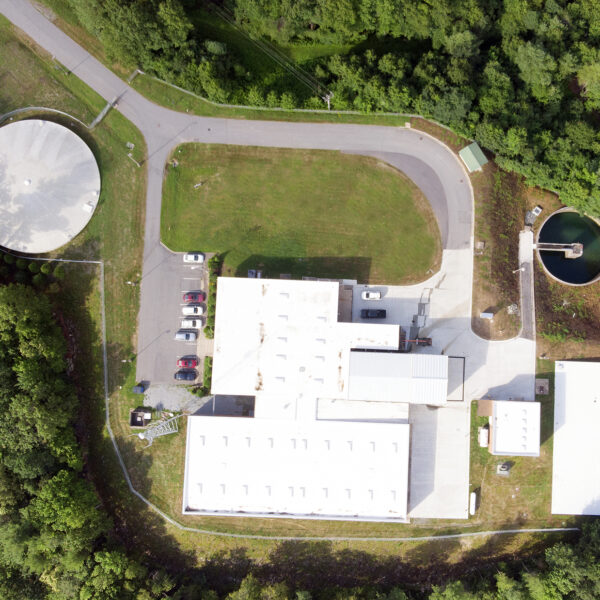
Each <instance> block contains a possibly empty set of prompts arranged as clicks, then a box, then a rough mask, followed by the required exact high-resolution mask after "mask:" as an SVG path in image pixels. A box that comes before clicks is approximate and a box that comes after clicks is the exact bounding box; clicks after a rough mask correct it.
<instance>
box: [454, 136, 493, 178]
mask: <svg viewBox="0 0 600 600" xmlns="http://www.w3.org/2000/svg"><path fill="white" fill-rule="evenodd" d="M458 155H459V156H460V158H461V160H462V161H463V162H464V163H465V166H466V167H467V169H469V173H473V172H474V171H481V168H482V167H483V165H485V164H487V162H488V159H487V158H486V157H485V154H484V153H483V151H482V150H481V148H480V147H479V144H478V143H477V142H473V143H472V144H469V145H468V146H466V147H465V148H463V149H462V150H461V151H460V152H459V153H458Z"/></svg>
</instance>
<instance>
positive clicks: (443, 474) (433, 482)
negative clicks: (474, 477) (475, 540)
mask: <svg viewBox="0 0 600 600" xmlns="http://www.w3.org/2000/svg"><path fill="white" fill-rule="evenodd" d="M469 413H470V410H469V405H468V404H462V403H461V404H457V405H452V406H445V407H443V408H430V407H427V406H411V407H410V417H409V423H410V426H411V446H410V479H409V487H408V490H409V492H408V493H409V497H408V516H409V518H411V519H416V518H419V519H466V518H468V508H469V506H468V504H469V427H470V414H469Z"/></svg>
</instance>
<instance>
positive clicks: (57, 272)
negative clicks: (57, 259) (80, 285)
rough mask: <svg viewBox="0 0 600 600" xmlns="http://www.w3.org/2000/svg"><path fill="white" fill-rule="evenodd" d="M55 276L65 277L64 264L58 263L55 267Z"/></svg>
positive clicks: (57, 277)
mask: <svg viewBox="0 0 600 600" xmlns="http://www.w3.org/2000/svg"><path fill="white" fill-rule="evenodd" d="M53 275H54V277H56V279H64V278H65V266H64V265H56V267H55V268H54V273H53Z"/></svg>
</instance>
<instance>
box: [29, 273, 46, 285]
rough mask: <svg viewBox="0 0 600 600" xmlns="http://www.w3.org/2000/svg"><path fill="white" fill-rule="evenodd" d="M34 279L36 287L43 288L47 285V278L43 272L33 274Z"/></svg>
mask: <svg viewBox="0 0 600 600" xmlns="http://www.w3.org/2000/svg"><path fill="white" fill-rule="evenodd" d="M32 281H33V285H35V287H38V288H41V287H44V286H45V285H46V281H47V278H46V276H45V275H44V274H43V273H36V274H35V275H34V276H33V279H32Z"/></svg>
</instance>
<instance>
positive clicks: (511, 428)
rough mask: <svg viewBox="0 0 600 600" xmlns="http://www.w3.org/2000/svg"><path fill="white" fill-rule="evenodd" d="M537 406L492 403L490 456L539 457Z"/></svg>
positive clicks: (535, 403) (522, 403)
mask: <svg viewBox="0 0 600 600" xmlns="http://www.w3.org/2000/svg"><path fill="white" fill-rule="evenodd" d="M540 406H541V405H540V403H539V402H518V401H515V400H495V401H494V403H493V407H492V416H491V418H490V425H491V428H492V454H500V455H509V456H539V455H540V414H541V413H540Z"/></svg>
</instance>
